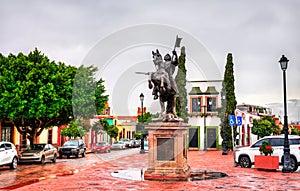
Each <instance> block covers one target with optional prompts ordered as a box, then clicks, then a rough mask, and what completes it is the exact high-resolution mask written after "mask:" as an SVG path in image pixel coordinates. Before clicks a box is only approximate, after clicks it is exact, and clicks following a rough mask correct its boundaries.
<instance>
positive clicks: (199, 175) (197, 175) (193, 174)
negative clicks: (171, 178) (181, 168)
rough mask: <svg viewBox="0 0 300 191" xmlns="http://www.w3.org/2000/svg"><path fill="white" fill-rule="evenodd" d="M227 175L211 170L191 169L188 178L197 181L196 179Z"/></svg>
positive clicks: (209, 178)
mask: <svg viewBox="0 0 300 191" xmlns="http://www.w3.org/2000/svg"><path fill="white" fill-rule="evenodd" d="M226 176H228V175H227V174H225V173H223V172H211V171H206V170H204V171H192V172H191V176H190V178H189V180H190V181H198V180H212V179H218V178H224V177H226Z"/></svg>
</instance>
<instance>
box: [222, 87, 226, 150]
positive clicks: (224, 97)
mask: <svg viewBox="0 0 300 191" xmlns="http://www.w3.org/2000/svg"><path fill="white" fill-rule="evenodd" d="M221 99H222V103H223V102H224V101H225V99H226V95H225V93H224V92H221ZM223 105H224V104H223ZM226 118H227V116H225V119H226ZM222 155H227V146H226V124H225V123H224V124H223V141H222Z"/></svg>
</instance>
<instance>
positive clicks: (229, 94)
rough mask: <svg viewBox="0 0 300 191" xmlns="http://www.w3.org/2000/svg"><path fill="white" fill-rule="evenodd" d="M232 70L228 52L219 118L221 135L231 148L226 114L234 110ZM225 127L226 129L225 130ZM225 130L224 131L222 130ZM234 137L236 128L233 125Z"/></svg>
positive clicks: (229, 128) (230, 133)
mask: <svg viewBox="0 0 300 191" xmlns="http://www.w3.org/2000/svg"><path fill="white" fill-rule="evenodd" d="M234 89H235V88H234V72H233V62H232V54H231V53H228V55H227V63H226V66H225V72H224V79H223V82H222V90H221V96H223V95H224V96H225V99H224V100H222V106H221V108H220V112H219V117H220V118H221V124H220V126H221V127H222V128H221V131H220V133H221V136H222V138H223V140H224V134H225V136H226V147H227V148H231V149H232V148H233V142H232V131H231V126H230V125H229V123H228V116H229V115H234V112H235V110H236V103H237V102H236V98H235V91H234ZM225 129H226V130H225ZM224 130H225V132H224ZM233 133H234V137H236V134H237V132H236V128H235V127H234V132H233Z"/></svg>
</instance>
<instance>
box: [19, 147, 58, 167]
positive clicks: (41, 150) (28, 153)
mask: <svg viewBox="0 0 300 191" xmlns="http://www.w3.org/2000/svg"><path fill="white" fill-rule="evenodd" d="M56 158H57V149H56V148H55V147H54V146H53V145H51V144H32V145H29V146H28V147H27V148H26V149H25V150H24V151H23V152H22V153H21V154H20V162H39V163H41V164H44V163H45V162H47V161H49V162H54V163H55V162H56Z"/></svg>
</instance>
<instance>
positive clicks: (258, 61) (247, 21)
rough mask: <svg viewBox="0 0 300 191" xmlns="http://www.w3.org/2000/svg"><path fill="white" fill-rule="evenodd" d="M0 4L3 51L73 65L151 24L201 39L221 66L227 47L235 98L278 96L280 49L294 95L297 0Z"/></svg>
mask: <svg viewBox="0 0 300 191" xmlns="http://www.w3.org/2000/svg"><path fill="white" fill-rule="evenodd" d="M0 5H1V6H0V23H1V31H0V42H1V43H0V52H1V53H2V54H5V55H6V54H8V53H11V52H12V53H15V54H16V53H18V52H24V53H28V52H29V51H31V50H33V49H34V47H38V48H39V49H40V50H41V51H43V52H44V53H45V54H46V55H48V56H49V58H50V59H53V60H57V61H63V62H65V63H67V64H71V65H80V64H81V63H82V61H83V59H84V58H85V56H86V55H87V54H88V52H89V51H90V50H91V49H92V48H93V47H94V46H95V45H96V44H97V43H98V42H100V41H101V40H102V39H105V38H106V37H107V36H109V35H110V34H112V33H114V32H117V31H120V30H122V29H124V28H127V27H132V26H134V25H141V24H146V23H155V24H160V25H168V26H173V27H176V28H178V29H181V30H182V31H185V32H186V33H188V34H190V35H191V36H193V37H194V38H195V39H197V40H198V41H199V42H201V43H202V44H204V45H205V47H206V48H207V49H208V50H209V52H210V54H211V55H212V57H213V58H214V59H215V62H216V63H217V65H218V67H219V69H220V70H221V71H223V70H224V65H225V62H226V55H227V53H228V52H232V53H233V57H234V63H235V80H236V91H237V92H236V94H237V100H238V102H239V103H242V102H246V103H251V104H266V103H270V102H279V103H280V102H281V100H282V73H281V69H280V67H279V63H278V60H279V58H280V57H281V55H282V54H285V55H286V56H287V57H288V59H290V65H289V68H288V70H287V74H288V79H287V82H288V97H289V98H290V99H300V89H299V85H298V84H299V83H300V75H299V72H300V64H299V62H300V55H299V49H300V39H299V35H298V34H299V33H300V31H299V30H300V26H299V25H300V23H299V22H298V18H300V12H299V11H298V10H299V8H300V2H299V1H297V0H287V1H284V2H283V1H279V0H275V1H274V0H272V1H271V0H266V1H259V0H254V1H241V2H239V1H234V0H230V1H213V2H211V1H196V0H194V1H193V0H190V1H155V0H152V1H138V0H129V1H104V0H91V1H83V0H74V1H72V2H70V1H65V0H59V1H58V0H54V1H50V0H45V1H34V0H27V1H21V0H4V1H1V3H0ZM114 46H117V45H114ZM188 48H189V47H187V50H188ZM187 54H189V52H187ZM199 80H201V79H199Z"/></svg>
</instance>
